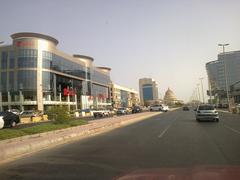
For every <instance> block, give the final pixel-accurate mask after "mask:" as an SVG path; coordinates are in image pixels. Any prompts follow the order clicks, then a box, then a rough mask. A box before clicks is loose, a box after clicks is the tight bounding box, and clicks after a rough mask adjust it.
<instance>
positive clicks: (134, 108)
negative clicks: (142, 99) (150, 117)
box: [132, 106, 142, 113]
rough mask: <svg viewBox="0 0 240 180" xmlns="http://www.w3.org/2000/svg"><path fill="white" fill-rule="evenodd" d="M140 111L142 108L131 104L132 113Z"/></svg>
mask: <svg viewBox="0 0 240 180" xmlns="http://www.w3.org/2000/svg"><path fill="white" fill-rule="evenodd" d="M141 111H142V108H141V107H140V106H133V108H132V113H139V112H141Z"/></svg>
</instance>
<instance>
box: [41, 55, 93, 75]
mask: <svg viewBox="0 0 240 180" xmlns="http://www.w3.org/2000/svg"><path fill="white" fill-rule="evenodd" d="M42 67H43V68H45V69H50V70H55V71H59V72H61V73H65V74H70V75H73V76H77V77H81V78H84V79H86V70H85V67H84V66H82V65H81V64H78V63H75V62H72V61H69V60H67V59H65V58H63V57H61V56H58V55H56V54H53V53H51V52H48V51H43V65H42ZM87 78H89V79H90V76H87Z"/></svg>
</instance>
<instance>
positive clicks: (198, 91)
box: [197, 84, 201, 103]
mask: <svg viewBox="0 0 240 180" xmlns="http://www.w3.org/2000/svg"><path fill="white" fill-rule="evenodd" d="M199 85H200V84H197V93H198V99H199V102H200V103H201V97H200V90H199Z"/></svg>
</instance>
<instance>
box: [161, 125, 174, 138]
mask: <svg viewBox="0 0 240 180" xmlns="http://www.w3.org/2000/svg"><path fill="white" fill-rule="evenodd" d="M171 125H172V124H170V125H169V126H168V127H167V128H166V129H164V130H163V132H162V133H161V134H160V135H159V136H158V138H161V137H162V136H163V135H164V134H165V133H166V132H167V130H168V129H169V128H170V127H171Z"/></svg>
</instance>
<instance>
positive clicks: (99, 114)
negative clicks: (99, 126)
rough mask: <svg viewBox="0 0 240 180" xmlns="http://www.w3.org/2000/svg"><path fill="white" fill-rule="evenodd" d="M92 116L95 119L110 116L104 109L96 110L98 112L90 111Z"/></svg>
mask: <svg viewBox="0 0 240 180" xmlns="http://www.w3.org/2000/svg"><path fill="white" fill-rule="evenodd" d="M92 112H93V116H94V117H95V118H97V117H108V116H110V114H111V113H110V110H105V109H98V110H92Z"/></svg>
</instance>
